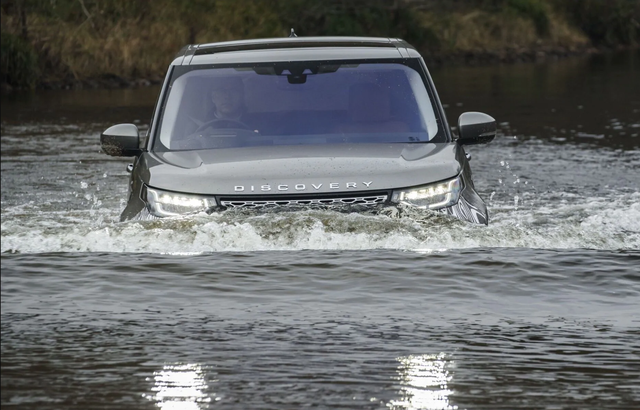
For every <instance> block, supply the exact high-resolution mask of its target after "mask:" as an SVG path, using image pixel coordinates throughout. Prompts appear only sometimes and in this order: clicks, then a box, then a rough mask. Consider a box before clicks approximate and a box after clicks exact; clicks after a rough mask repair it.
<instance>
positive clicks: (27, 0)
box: [0, 0, 640, 88]
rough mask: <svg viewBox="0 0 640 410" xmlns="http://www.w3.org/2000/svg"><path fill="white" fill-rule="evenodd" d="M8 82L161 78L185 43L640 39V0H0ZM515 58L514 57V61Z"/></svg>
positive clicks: (508, 44) (578, 43) (472, 46)
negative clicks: (292, 34) (294, 37)
mask: <svg viewBox="0 0 640 410" xmlns="http://www.w3.org/2000/svg"><path fill="white" fill-rule="evenodd" d="M0 1H1V8H0V10H1V18H2V53H1V59H2V64H1V67H2V73H1V75H2V82H3V83H5V84H9V85H10V86H12V87H18V88H32V87H37V86H39V85H42V84H46V83H51V82H55V81H59V82H65V81H66V82H69V81H86V80H88V79H94V80H100V79H114V78H116V79H129V80H131V79H146V80H145V81H149V82H157V81H159V80H160V79H161V78H162V76H163V75H164V72H165V70H166V68H167V65H168V64H169V63H170V62H171V60H172V58H173V56H174V55H175V53H176V51H177V50H179V49H180V48H181V47H182V46H184V45H185V44H191V43H203V42H216V41H225V40H237V39H246V38H265V37H283V36H286V35H288V34H289V31H290V28H292V27H293V28H295V30H296V33H297V34H298V35H299V36H315V35H318V36H325V35H353V36H384V37H387V36H389V37H400V38H403V39H405V40H407V41H408V42H409V43H411V44H413V45H414V46H415V47H416V48H418V49H419V50H420V51H421V52H422V53H423V54H424V55H425V58H426V59H427V60H433V61H436V62H438V61H440V62H442V61H456V58H455V57H456V56H458V57H459V56H466V57H465V58H468V57H469V56H474V55H491V56H493V57H494V59H495V60H496V61H504V60H508V59H509V58H512V59H517V58H518V57H517V56H519V55H539V54H540V53H543V54H544V53H556V54H562V53H563V52H572V51H575V50H585V49H588V48H590V47H620V46H637V45H638V44H639V43H640V41H639V33H640V23H639V21H640V0H368V1H367V0H351V1H348V0H324V1H309V0H270V1H267V0H254V1H252V0H191V1H183V0H136V1H131V0H0ZM514 56H515V57H514Z"/></svg>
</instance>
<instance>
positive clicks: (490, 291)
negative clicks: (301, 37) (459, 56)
mask: <svg viewBox="0 0 640 410" xmlns="http://www.w3.org/2000/svg"><path fill="white" fill-rule="evenodd" d="M639 64H640V59H639V58H638V55H637V54H626V55H624V54H623V55H607V56H593V57H591V58H580V59H570V60H565V61H559V62H549V63H545V64H531V65H526V64H522V65H512V66H498V67H482V68H446V69H439V70H437V71H434V72H433V73H432V75H433V77H434V80H435V81H436V85H437V87H438V91H439V93H440V97H441V99H442V101H443V103H444V104H445V105H446V109H447V111H448V118H449V122H450V125H451V126H453V127H455V125H456V122H457V120H456V119H457V116H458V115H459V114H460V113H461V112H464V111H484V112H487V113H489V114H491V115H493V116H494V117H495V118H496V119H497V120H498V122H499V135H498V137H497V138H496V140H495V141H493V142H492V143H491V144H488V145H486V146H474V147H470V148H469V150H468V151H469V152H470V153H471V155H472V163H471V164H472V169H473V172H474V180H475V182H476V187H477V188H478V190H479V192H480V194H481V195H482V196H483V197H484V198H485V200H486V201H487V204H488V207H489V212H490V215H491V219H492V221H491V223H490V225H489V226H488V227H485V226H475V225H471V224H467V223H464V222H460V221H457V220H451V219H447V218H446V217H444V216H439V215H430V214H424V213H415V214H412V215H407V216H405V217H404V218H393V217H390V216H387V215H374V214H343V213H336V212H329V211H318V210H315V211H305V212H280V213H263V214H252V213H234V212H228V213H221V214H213V215H210V216H207V215H200V216H197V217H195V218H190V219H178V220H161V221H143V222H124V223H123V222H119V221H118V216H119V214H120V212H121V211H122V209H123V207H124V199H125V196H126V190H127V179H128V174H127V172H126V165H127V164H128V162H129V160H127V159H126V158H125V159H122V158H112V157H108V156H106V155H105V154H103V153H102V152H101V150H100V146H99V138H98V137H99V133H100V131H102V130H104V129H105V128H107V127H108V126H110V125H112V124H114V123H118V122H134V123H137V124H139V126H140V127H141V128H142V129H145V127H146V125H147V123H148V120H149V118H150V116H151V111H152V108H153V105H154V104H155V97H156V94H157V89H155V88H144V89H137V90H86V91H65V92H59V91H49V92H37V93H34V94H28V95H26V94H22V95H10V96H3V99H2V107H3V108H2V144H1V152H2V181H1V182H2V191H1V206H2V238H1V239H2V240H1V251H2V254H1V263H2V274H1V275H2V320H1V326H2V327H1V329H2V333H1V335H2V336H1V337H2V344H1V351H2V363H1V367H2V370H1V372H2V379H1V387H2V389H1V393H0V398H1V403H2V407H3V408H4V407H6V408H16V409H17V408H20V409H94V408H95V409H127V408H131V409H144V408H149V409H152V408H161V409H206V408H225V409H301V408H318V409H456V408H457V409H514V408H518V409H603V408H606V409H635V408H638V407H639V403H640V382H639V380H640V342H638V340H640V314H639V313H638V312H639V311H640V309H638V306H640V273H639V271H638V268H637V267H638V266H640V251H639V249H640V178H639V177H638V175H640V173H639V168H640V138H639V136H638V135H639V133H640V75H638V74H639V73H640V70H639Z"/></svg>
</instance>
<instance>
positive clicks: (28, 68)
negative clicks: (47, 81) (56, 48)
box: [0, 33, 39, 88]
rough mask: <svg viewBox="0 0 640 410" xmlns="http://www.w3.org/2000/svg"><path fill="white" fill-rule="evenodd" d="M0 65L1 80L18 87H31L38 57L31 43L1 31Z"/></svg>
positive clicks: (35, 78) (35, 74)
mask: <svg viewBox="0 0 640 410" xmlns="http://www.w3.org/2000/svg"><path fill="white" fill-rule="evenodd" d="M1 43H2V44H1V47H0V48H1V55H0V67H1V73H2V82H3V83H6V84H9V85H11V86H14V87H19V88H33V87H34V86H35V84H36V80H37V78H38V74H39V72H38V71H39V68H38V57H37V55H36V53H35V51H34V50H33V47H31V44H29V43H28V42H26V41H25V40H23V39H21V38H20V37H17V36H14V35H12V34H8V33H2V41H1Z"/></svg>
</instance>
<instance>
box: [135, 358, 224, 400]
mask: <svg viewBox="0 0 640 410" xmlns="http://www.w3.org/2000/svg"><path fill="white" fill-rule="evenodd" d="M204 376H205V372H204V370H203V369H202V366H200V365H198V364H190V363H187V364H168V365H165V366H164V367H163V369H162V370H160V371H156V372H153V379H154V381H155V384H154V386H153V387H152V388H151V390H152V391H154V392H155V394H153V395H146V396H145V397H146V398H147V399H149V400H152V401H155V402H156V405H157V406H158V407H159V408H161V409H162V410H200V409H203V408H205V407H206V406H207V404H208V403H209V402H210V401H211V398H210V397H208V394H207V392H206V390H207V387H208V386H207V382H206V381H205V378H204Z"/></svg>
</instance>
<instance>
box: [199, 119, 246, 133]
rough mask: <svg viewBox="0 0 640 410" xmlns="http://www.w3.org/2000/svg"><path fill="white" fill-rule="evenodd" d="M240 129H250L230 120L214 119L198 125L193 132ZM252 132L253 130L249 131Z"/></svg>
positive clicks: (243, 124) (239, 122) (240, 122)
mask: <svg viewBox="0 0 640 410" xmlns="http://www.w3.org/2000/svg"><path fill="white" fill-rule="evenodd" d="M209 127H211V128H214V129H215V128H241V129H245V130H251V127H249V126H248V125H247V124H245V123H244V122H242V121H238V120H230V119H224V118H216V119H213V120H211V121H207V122H205V123H203V124H202V125H200V126H199V127H198V128H197V129H196V130H195V131H194V132H193V134H195V133H198V132H200V131H204V130H206V129H207V128H209ZM251 131H253V130H251Z"/></svg>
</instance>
